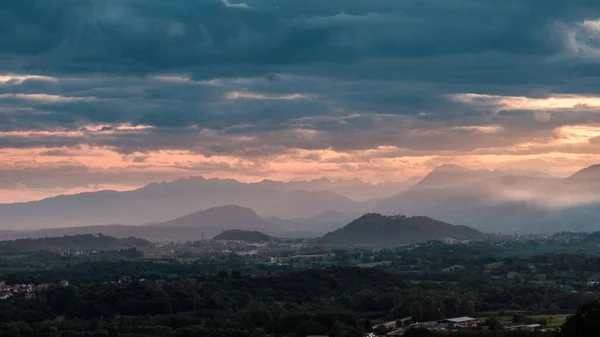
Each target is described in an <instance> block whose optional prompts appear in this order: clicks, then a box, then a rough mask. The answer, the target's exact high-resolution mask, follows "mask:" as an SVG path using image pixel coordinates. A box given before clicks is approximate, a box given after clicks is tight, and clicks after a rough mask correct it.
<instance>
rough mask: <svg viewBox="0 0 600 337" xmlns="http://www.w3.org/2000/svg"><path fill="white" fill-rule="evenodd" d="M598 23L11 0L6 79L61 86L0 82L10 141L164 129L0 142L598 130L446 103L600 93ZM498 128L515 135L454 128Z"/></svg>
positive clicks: (423, 138) (326, 140) (513, 13)
mask: <svg viewBox="0 0 600 337" xmlns="http://www.w3.org/2000/svg"><path fill="white" fill-rule="evenodd" d="M598 17H600V5H597V4H596V3H595V2H593V1H585V0H576V1H567V0H564V1H559V0H547V1H541V0H539V1H538V0H506V1H492V0H408V1H390V0H370V1H356V0H330V1H321V0H306V1H275V0H250V1H243V2H242V1H238V2H235V1H229V2H222V1H218V0H214V1H212V0H199V1H190V0H172V1H159V0H145V1H142V0H121V1H116V0H54V1H45V0H5V1H2V3H1V4H0V56H1V57H0V73H13V74H35V75H45V76H50V77H52V78H28V79H21V80H19V79H15V80H11V81H7V82H6V83H3V82H2V81H0V131H4V132H8V131H27V130H38V131H40V130H46V131H52V130H63V131H69V130H70V131H74V130H81V128H83V127H85V126H86V125H88V124H111V125H113V124H131V125H150V126H153V127H154V128H153V129H148V130H144V131H139V132H125V131H123V132H112V133H111V132H100V131H98V132H82V133H81V134H79V135H69V136H65V135H61V134H56V135H49V134H38V135H35V134H34V135H20V134H11V133H8V134H3V135H0V146H1V147H5V148H11V147H12V148H28V147H39V146H43V147H48V148H54V147H75V146H78V145H79V144H89V145H92V146H94V145H98V146H111V147H114V148H116V149H117V150H118V151H120V152H123V153H133V152H136V151H139V152H147V151H151V150H156V149H189V150H192V151H195V152H199V153H204V154H206V155H212V154H235V155H241V156H244V155H245V156H260V155H265V154H268V153H271V154H272V153H280V152H285V151H286V149H293V148H301V149H309V150H316V149H328V148H331V149H336V150H344V151H350V150H357V149H369V148H374V147H377V146H381V145H394V146H398V147H399V148H402V149H408V150H413V151H436V150H447V149H450V148H454V149H462V150H465V151H471V150H474V149H477V148H480V147H482V146H507V145H510V144H513V143H516V142H518V141H519V140H523V139H525V138H527V137H531V136H534V135H548V134H549V133H550V132H551V130H552V129H553V128H555V127H557V126H560V125H562V124H561V123H563V124H566V123H573V122H575V121H582V120H584V118H587V120H586V121H588V122H589V121H596V120H597V119H598V118H596V117H594V116H591V117H590V116H587V117H581V116H582V115H581V114H578V113H577V112H575V113H574V114H573V115H570V116H564V115H555V114H552V115H551V116H550V117H551V119H552V122H550V123H539V121H538V120H536V119H535V118H534V117H532V112H531V111H520V112H518V114H517V115H518V116H513V115H511V114H514V112H511V111H508V112H506V113H505V112H500V113H497V112H490V111H489V110H485V109H479V108H477V107H473V106H469V105H465V104H463V103H460V102H456V101H453V100H450V99H448V96H447V95H449V94H454V93H471V92H474V93H480V94H490V95H520V96H522V95H526V96H530V97H545V96H547V95H550V94H553V93H575V94H586V93H587V94H589V93H595V92H597V90H598V88H597V83H596V80H595V79H596V78H597V76H598V74H600V63H598V62H596V61H595V60H594V58H593V57H590V55H593V52H594V49H593V48H594V41H595V40H594V38H595V37H593V36H591V35H590V29H592V30H593V27H591V28H590V27H587V28H586V27H585V25H583V26H582V24H583V23H584V20H587V19H590V20H593V19H596V18H598ZM586 34H587V35H586ZM590 48H591V49H590ZM599 55H600V54H599ZM40 94H42V95H46V96H43V97H40V96H35V95H40ZM349 116H350V117H349ZM381 116H387V117H381ZM490 123H493V124H496V125H500V126H501V127H502V130H504V131H503V133H502V132H501V133H498V134H485V133H475V132H472V130H471V131H468V132H467V131H465V130H464V129H463V130H462V131H460V132H459V131H456V130H457V129H453V128H454V127H458V126H462V125H470V126H485V125H487V124H490ZM523 125H527V126H528V127H527V130H525V129H524V128H523ZM202 130H212V131H214V133H212V134H209V135H207V134H206V133H203V131H202ZM297 130H311V131H314V132H315V134H314V135H312V136H310V135H307V134H306V133H304V134H303V133H301V132H300V133H299V132H297ZM436 130H437V132H436ZM107 131H109V130H107ZM426 131H428V132H426ZM243 137H249V138H250V139H251V140H248V139H247V138H243ZM448 138H450V140H448Z"/></svg>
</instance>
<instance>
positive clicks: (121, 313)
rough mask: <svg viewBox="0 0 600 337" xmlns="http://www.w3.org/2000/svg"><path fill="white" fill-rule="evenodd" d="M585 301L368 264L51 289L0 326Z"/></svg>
mask: <svg viewBox="0 0 600 337" xmlns="http://www.w3.org/2000/svg"><path fill="white" fill-rule="evenodd" d="M589 300H590V299H589V298H586V297H585V296H574V295H569V294H564V293H560V292H558V291H553V290H552V289H549V288H542V287H534V286H524V285H517V284H514V285H504V286H503V285H485V284H482V285H479V286H477V285H475V284H474V285H471V286H470V287H466V286H463V285H458V284H432V283H423V284H415V283H411V282H406V281H403V280H402V279H399V278H398V277H396V276H394V275H392V274H389V273H386V272H383V271H379V270H376V269H362V268H335V269H329V270H307V271H302V272H296V273H293V274H284V275H272V276H268V275H266V276H260V277H251V276H244V275H242V273H240V272H239V271H233V272H220V273H218V274H217V275H214V276H205V277H182V278H172V279H169V280H163V279H157V280H149V279H137V278H132V279H128V280H125V281H120V282H74V283H72V284H71V285H69V286H58V285H57V286H52V287H51V288H49V289H48V290H47V291H44V292H41V293H39V294H38V296H37V298H36V299H33V300H31V299H25V298H20V297H15V298H11V299H8V300H4V301H0V317H2V322H3V323H2V324H1V325H0V328H1V329H2V330H1V331H2V333H1V335H2V336H15V337H18V336H65V337H66V336H139V337H141V336H263V335H272V336H301V337H304V336H307V335H329V336H361V335H362V334H363V333H364V332H365V331H367V330H371V329H373V328H374V326H373V324H371V323H370V322H371V321H375V320H379V319H384V320H390V321H393V320H397V319H400V318H403V317H412V319H413V320H415V321H420V320H438V319H442V318H444V317H454V316H457V315H473V314H474V313H475V311H478V310H481V309H491V308H500V307H506V306H507V305H509V304H512V303H515V304H518V305H519V306H520V307H522V308H535V307H539V306H547V307H550V306H552V305H556V306H557V307H556V309H565V310H572V311H575V310H576V309H577V308H578V307H580V306H581V305H583V304H585V303H586V302H588V301H589ZM417 332H418V331H417ZM417 332H414V333H417ZM411 333H412V332H411ZM490 333H492V332H490ZM502 333H504V332H502ZM407 336H408V334H407ZM415 336H416V335H415ZM507 336H508V335H507Z"/></svg>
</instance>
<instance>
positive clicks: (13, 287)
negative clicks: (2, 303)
mask: <svg viewBox="0 0 600 337" xmlns="http://www.w3.org/2000/svg"><path fill="white" fill-rule="evenodd" d="M51 285H52V284H50V283H42V284H37V285H36V284H24V283H23V284H6V282H5V281H0V300H7V299H9V298H11V297H13V296H22V297H25V298H29V299H33V298H35V297H36V295H37V293H39V292H41V291H43V290H46V289H48V288H49V287H50V286H51Z"/></svg>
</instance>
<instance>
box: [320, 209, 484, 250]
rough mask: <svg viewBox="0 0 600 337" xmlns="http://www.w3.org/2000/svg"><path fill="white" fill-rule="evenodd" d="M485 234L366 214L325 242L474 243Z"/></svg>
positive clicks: (431, 222)
mask: <svg viewBox="0 0 600 337" xmlns="http://www.w3.org/2000/svg"><path fill="white" fill-rule="evenodd" d="M483 237H485V235H484V234H483V233H481V232H479V231H477V230H475V229H473V228H470V227H466V226H455V225H451V224H448V223H445V222H442V221H438V220H434V219H431V218H428V217H423V216H415V217H407V216H403V215H396V216H385V215H381V214H377V213H370V214H365V215H363V216H362V217H360V218H358V219H356V220H354V221H352V222H351V223H349V224H348V225H346V226H345V227H343V228H340V229H338V230H336V231H334V232H331V233H328V234H326V235H325V236H324V237H323V242H324V243H330V244H376V245H401V244H409V243H419V242H426V241H429V240H447V239H451V240H458V241H462V240H474V239H479V238H483Z"/></svg>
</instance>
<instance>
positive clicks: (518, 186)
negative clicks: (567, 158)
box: [371, 166, 600, 233]
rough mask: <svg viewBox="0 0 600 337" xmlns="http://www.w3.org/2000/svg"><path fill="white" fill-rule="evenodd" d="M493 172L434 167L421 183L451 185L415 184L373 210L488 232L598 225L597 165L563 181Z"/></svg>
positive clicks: (591, 228) (580, 228)
mask: <svg viewBox="0 0 600 337" xmlns="http://www.w3.org/2000/svg"><path fill="white" fill-rule="evenodd" d="M456 172H459V173H458V174H459V176H461V177H466V176H467V175H468V172H470V173H473V177H472V178H467V179H464V180H461V179H457V175H456V174H457V173H456ZM488 172H489V171H488ZM493 173H494V174H489V173H483V174H482V173H481V171H472V170H468V169H460V170H451V171H449V172H447V171H444V170H434V171H433V172H432V173H431V176H426V177H425V178H424V179H423V181H429V182H432V181H436V180H437V181H443V180H444V179H445V180H449V181H450V180H452V181H453V184H451V185H450V186H447V185H443V184H441V185H438V186H435V185H432V184H431V183H427V184H421V183H419V184H417V185H415V186H413V187H412V188H410V189H408V190H406V191H404V192H402V193H399V194H398V195H396V196H393V197H391V198H387V199H385V200H383V201H382V202H381V203H379V204H378V205H375V206H374V207H373V208H371V211H372V212H380V213H383V214H388V215H389V214H397V213H399V212H400V213H403V214H410V215H416V214H419V215H425V216H431V217H434V218H436V219H440V220H443V221H448V222H452V223H461V224H465V225H469V226H472V227H475V228H479V229H483V230H486V231H492V232H523V233H538V232H545V233H551V232H556V231H562V230H577V231H595V230H598V229H599V227H598V226H597V225H596V224H598V223H600V189H599V188H597V182H598V181H600V166H592V167H590V168H586V169H583V170H581V171H579V172H577V173H575V174H573V175H572V176H571V177H568V178H562V179H561V178H546V177H540V176H515V175H512V174H502V173H501V172H498V171H493ZM498 173H499V174H498ZM432 177H433V178H435V179H433V178H432ZM444 177H445V178H444ZM596 177H597V178H598V179H596Z"/></svg>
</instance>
